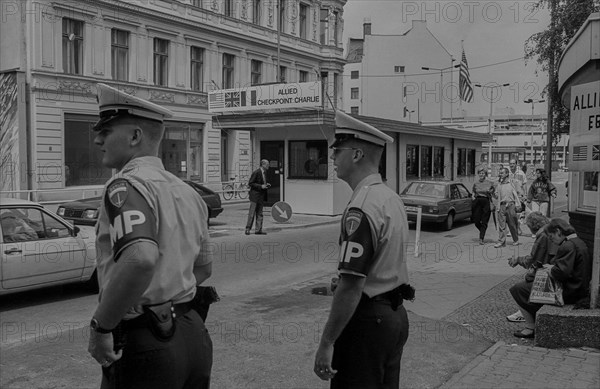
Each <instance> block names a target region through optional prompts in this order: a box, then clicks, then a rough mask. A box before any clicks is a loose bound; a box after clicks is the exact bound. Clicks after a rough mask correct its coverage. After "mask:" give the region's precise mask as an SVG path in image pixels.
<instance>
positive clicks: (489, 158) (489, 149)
mask: <svg viewBox="0 0 600 389" xmlns="http://www.w3.org/2000/svg"><path fill="white" fill-rule="evenodd" d="M473 85H474V86H476V87H478V88H490V91H491V95H490V116H489V118H488V134H490V135H492V105H493V104H494V90H495V89H496V88H503V87H505V86H509V85H510V84H508V83H506V84H498V85H481V84H473ZM492 143H493V142H490V143H488V167H491V166H492Z"/></svg>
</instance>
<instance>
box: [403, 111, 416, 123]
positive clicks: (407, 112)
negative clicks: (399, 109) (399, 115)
mask: <svg viewBox="0 0 600 389" xmlns="http://www.w3.org/2000/svg"><path fill="white" fill-rule="evenodd" d="M413 112H415V110H414V109H413V110H412V111H411V110H410V109H408V108H406V107H404V117H406V114H408V121H409V122H411V123H412V120H411V119H410V114H411V113H413Z"/></svg>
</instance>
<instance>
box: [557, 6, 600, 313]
mask: <svg viewBox="0 0 600 389" xmlns="http://www.w3.org/2000/svg"><path fill="white" fill-rule="evenodd" d="M598 69H600V13H593V14H591V15H590V16H589V17H588V19H587V20H586V21H585V23H584V24H583V25H582V26H581V28H580V29H579V30H578V31H577V33H576V34H575V36H574V37H573V38H572V39H571V41H570V42H569V44H568V45H567V47H566V48H565V50H564V51H563V54H562V56H561V58H560V61H559V64H558V87H559V93H560V95H561V99H562V103H563V105H564V106H566V107H569V109H570V113H571V118H570V129H569V139H570V140H569V159H568V162H567V166H568V168H569V188H568V191H569V211H568V212H569V223H570V224H571V225H572V226H573V227H574V228H575V230H576V231H577V235H578V236H579V237H580V238H581V239H583V240H584V241H585V242H586V244H587V246H588V248H589V249H590V252H591V253H593V256H594V269H593V272H594V274H593V275H592V290H594V288H595V292H594V291H592V304H593V302H594V297H596V298H598V279H599V274H598V273H600V258H599V256H600V247H599V246H600V234H599V232H600V195H599V193H600V192H599V191H598V172H599V171H600V71H598Z"/></svg>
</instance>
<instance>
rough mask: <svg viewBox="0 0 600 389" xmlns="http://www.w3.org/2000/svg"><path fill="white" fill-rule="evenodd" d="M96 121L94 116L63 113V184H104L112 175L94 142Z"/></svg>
mask: <svg viewBox="0 0 600 389" xmlns="http://www.w3.org/2000/svg"><path fill="white" fill-rule="evenodd" d="M97 121H98V118H97V117H95V116H84V115H71V114H65V123H64V126H65V135H64V145H65V146H64V147H65V186H78V185H104V184H105V183H106V181H107V180H108V179H109V178H110V177H111V175H112V174H111V169H109V168H106V167H104V166H103V165H102V152H101V151H100V149H99V148H98V146H96V145H95V144H94V137H95V136H96V134H95V133H94V132H93V131H92V127H93V126H94V124H95V123H96V122H97Z"/></svg>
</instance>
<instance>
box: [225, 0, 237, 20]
mask: <svg viewBox="0 0 600 389" xmlns="http://www.w3.org/2000/svg"><path fill="white" fill-rule="evenodd" d="M233 13H234V12H233V0H223V14H224V15H225V16H229V17H230V18H233V17H234V15H233Z"/></svg>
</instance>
